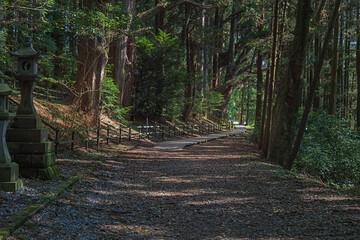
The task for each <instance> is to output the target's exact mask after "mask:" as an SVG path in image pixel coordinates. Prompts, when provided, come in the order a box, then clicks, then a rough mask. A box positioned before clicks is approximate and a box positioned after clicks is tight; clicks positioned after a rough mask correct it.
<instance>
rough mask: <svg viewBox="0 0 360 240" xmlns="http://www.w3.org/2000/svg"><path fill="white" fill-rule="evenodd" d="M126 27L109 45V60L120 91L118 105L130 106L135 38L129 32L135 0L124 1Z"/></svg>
mask: <svg viewBox="0 0 360 240" xmlns="http://www.w3.org/2000/svg"><path fill="white" fill-rule="evenodd" d="M124 5H125V8H126V9H127V11H126V12H127V18H128V25H127V30H126V31H125V33H124V34H122V35H118V36H117V37H116V38H115V40H114V41H113V42H112V43H111V44H110V50H109V56H110V57H109V58H110V63H111V64H113V70H112V78H113V79H114V82H115V85H116V86H117V88H118V89H119V91H120V95H119V105H120V106H122V107H129V106H131V88H132V82H133V75H134V73H133V68H134V61H135V46H134V41H135V38H134V36H133V34H132V32H131V30H130V28H131V25H132V22H133V17H134V14H135V12H134V11H135V0H124Z"/></svg>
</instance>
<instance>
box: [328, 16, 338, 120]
mask: <svg viewBox="0 0 360 240" xmlns="http://www.w3.org/2000/svg"><path fill="white" fill-rule="evenodd" d="M333 36H334V37H333V47H332V57H331V82H330V96H329V114H331V115H334V114H335V112H336V87H337V86H336V82H337V79H336V76H337V70H338V69H337V66H338V44H339V16H338V17H337V18H336V20H335V25H334V35H333Z"/></svg>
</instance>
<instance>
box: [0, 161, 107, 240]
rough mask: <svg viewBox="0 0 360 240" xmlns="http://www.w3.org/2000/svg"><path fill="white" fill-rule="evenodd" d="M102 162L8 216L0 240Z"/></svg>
mask: <svg viewBox="0 0 360 240" xmlns="http://www.w3.org/2000/svg"><path fill="white" fill-rule="evenodd" d="M104 162H106V160H102V161H98V162H97V164H95V166H94V167H92V168H90V169H87V170H85V171H83V172H82V173H80V174H78V175H76V176H74V177H70V178H68V179H65V180H63V181H62V182H60V183H59V184H58V185H56V186H55V187H53V188H52V189H51V190H50V191H49V192H48V193H46V194H44V195H42V196H41V197H39V199H37V200H35V201H34V202H32V203H31V204H30V205H29V206H27V207H25V208H24V209H22V210H20V211H18V212H16V213H15V214H13V215H12V216H10V217H9V218H8V219H7V225H6V226H0V240H4V239H6V238H8V237H10V236H11V235H12V234H13V232H14V231H15V230H16V229H18V228H19V227H21V226H22V225H23V224H24V223H25V222H26V221H27V220H29V219H31V218H32V217H33V216H34V215H35V214H37V213H39V212H40V211H41V210H43V209H45V208H46V207H47V206H48V205H49V204H50V203H52V202H53V201H54V200H55V199H57V198H58V197H59V196H61V195H62V194H63V193H64V192H65V191H66V190H68V189H69V188H70V187H71V186H72V185H74V184H75V183H77V182H78V181H80V180H81V179H82V178H83V177H84V175H85V174H86V173H88V172H90V171H92V169H94V168H95V167H96V166H97V165H98V164H102V163H104Z"/></svg>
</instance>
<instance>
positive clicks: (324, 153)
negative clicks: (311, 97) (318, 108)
mask: <svg viewBox="0 0 360 240" xmlns="http://www.w3.org/2000/svg"><path fill="white" fill-rule="evenodd" d="M359 146H360V140H359V136H358V134H357V133H356V132H355V131H354V130H352V129H350V128H349V127H348V124H346V122H344V121H340V120H338V119H336V117H334V116H332V115H328V114H327V113H326V112H312V113H310V115H309V118H308V122H307V125H306V132H305V135H304V138H303V141H302V143H301V147H300V151H299V154H298V156H297V159H296V162H295V165H294V167H295V169H296V170H298V171H301V172H306V173H309V174H310V175H312V176H315V177H320V178H321V179H322V180H324V181H326V182H328V183H329V184H331V185H334V186H336V187H339V188H346V189H349V188H352V187H353V186H354V184H356V183H358V182H359V180H360V148H359Z"/></svg>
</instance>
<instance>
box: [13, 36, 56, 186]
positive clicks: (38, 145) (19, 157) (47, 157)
mask: <svg viewBox="0 0 360 240" xmlns="http://www.w3.org/2000/svg"><path fill="white" fill-rule="evenodd" d="M11 55H12V56H14V57H16V58H17V59H18V70H17V73H16V76H15V78H16V79H17V80H19V84H20V91H21V102H20V105H19V107H18V110H17V112H16V116H15V118H14V122H13V124H12V125H11V128H10V129H8V131H7V143H8V148H9V152H10V154H11V156H12V159H13V161H14V162H16V163H18V164H19V167H20V175H21V176H22V177H25V178H40V179H45V180H46V179H53V178H56V177H58V176H59V170H58V168H57V166H56V165H55V151H54V143H53V142H51V141H49V140H48V129H47V128H44V127H43V124H42V121H41V119H40V117H39V116H38V115H37V113H36V110H35V107H34V103H33V91H34V88H35V85H36V83H37V81H38V76H37V66H38V65H37V60H38V59H39V58H40V52H36V51H35V50H34V49H33V47H32V43H31V38H30V37H29V36H27V37H26V38H25V42H24V44H23V46H22V47H21V48H20V49H19V50H18V51H16V52H12V53H11Z"/></svg>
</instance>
